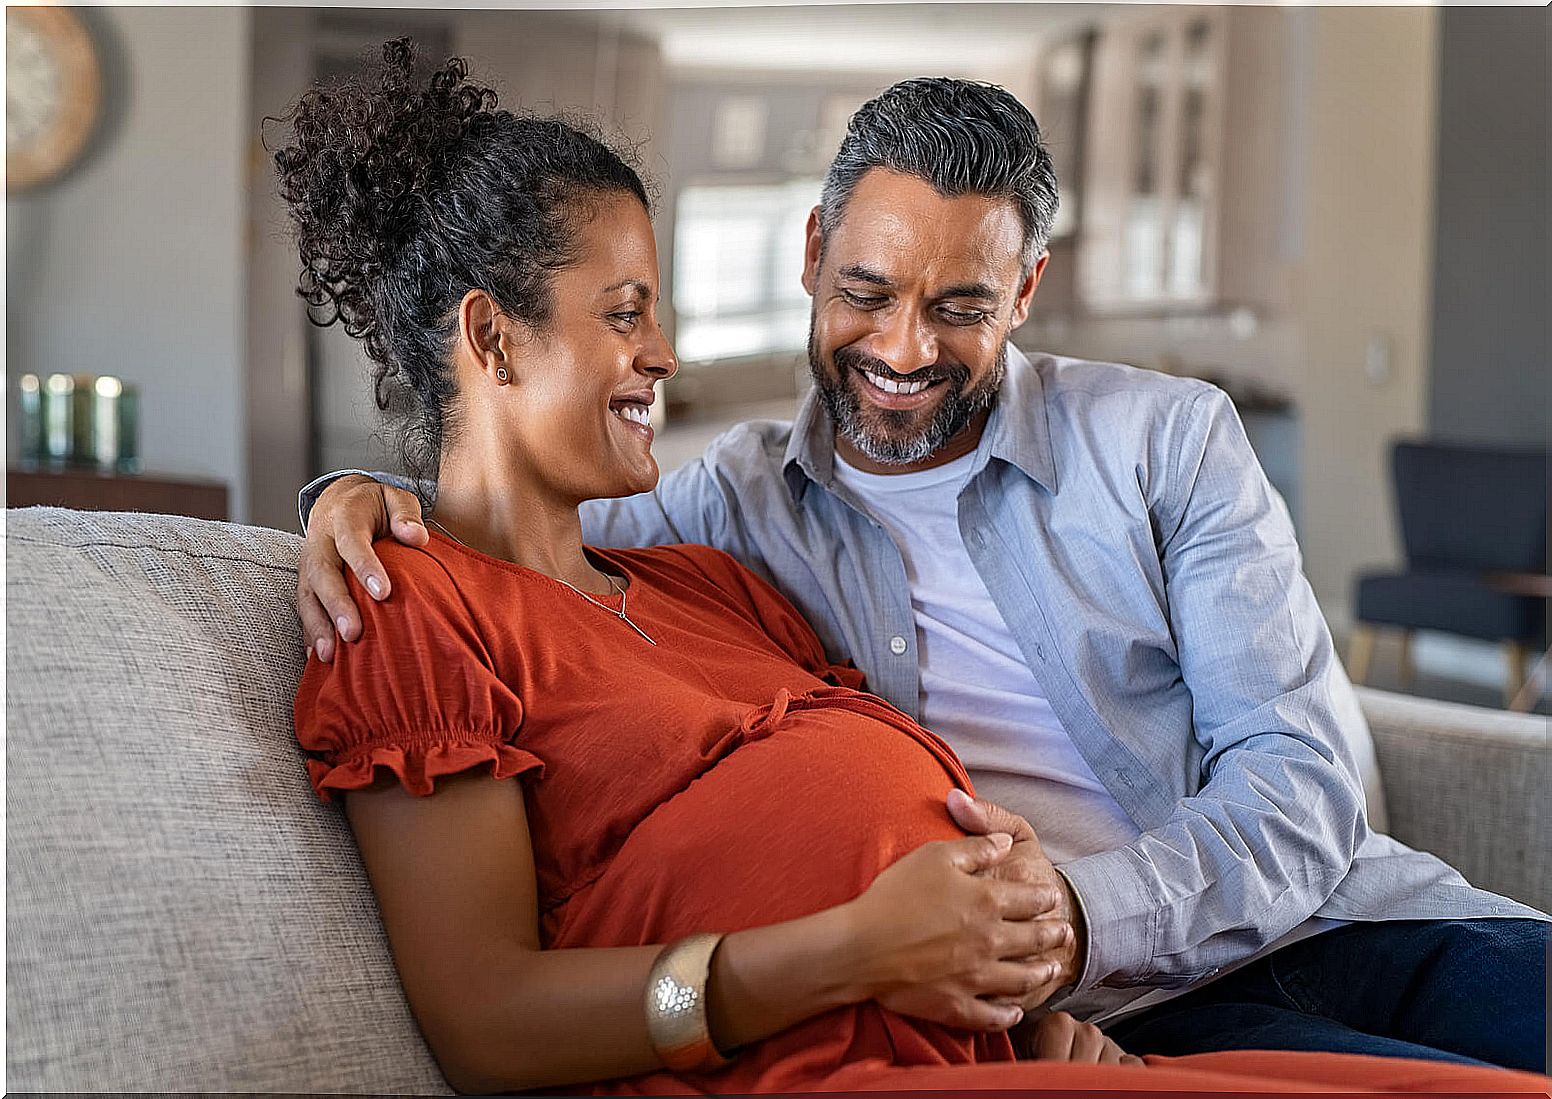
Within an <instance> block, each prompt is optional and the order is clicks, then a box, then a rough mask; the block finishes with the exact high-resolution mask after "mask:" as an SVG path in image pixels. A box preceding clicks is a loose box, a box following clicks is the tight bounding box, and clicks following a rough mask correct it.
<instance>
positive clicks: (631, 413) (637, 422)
mask: <svg viewBox="0 0 1552 1099" xmlns="http://www.w3.org/2000/svg"><path fill="white" fill-rule="evenodd" d="M609 415H610V416H611V417H612V418H613V419H614V420H616V421H617V422H618V423H619V424H620V426H621V427H623V428H625V429H626V430H627V431H631V432H634V433H635V434H636V435H639V436H640V437H641V438H643V439H645V440H646V441H647V442H648V443H650V442H651V441H652V439H653V431H652V425H651V424H650V423H648V422H646V421H647V406H646V405H643V404H623V405H618V406H616V407H614V408H611V409H610V410H609Z"/></svg>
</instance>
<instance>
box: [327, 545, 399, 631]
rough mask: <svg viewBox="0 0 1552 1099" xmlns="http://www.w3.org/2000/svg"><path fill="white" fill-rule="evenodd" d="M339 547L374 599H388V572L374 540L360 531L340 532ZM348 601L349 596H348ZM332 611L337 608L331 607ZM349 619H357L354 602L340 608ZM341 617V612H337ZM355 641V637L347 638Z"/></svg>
mask: <svg viewBox="0 0 1552 1099" xmlns="http://www.w3.org/2000/svg"><path fill="white" fill-rule="evenodd" d="M337 545H338V547H339V553H340V556H341V557H342V558H344V560H345V564H346V565H348V566H349V567H350V571H351V572H353V573H355V574H356V579H357V580H359V581H361V586H362V587H364V588H365V589H366V591H367V594H368V595H370V596H371V597H372V598H373V599H377V600H383V599H387V598H388V570H387V569H385V568H383V563H382V562H381V561H380V560H378V558H377V551H376V550H374V549H373V548H372V538H371V537H370V536H363V535H362V534H361V533H360V532H359V531H355V530H343V531H340V533H339V537H338V542H337ZM346 598H347V600H348V599H349V595H348V593H347V595H346ZM329 610H330V611H335V608H333V607H330V608H329ZM340 610H341V611H343V612H344V613H345V614H346V615H347V616H348V617H350V618H352V619H354V618H355V617H356V613H357V612H356V605H355V603H354V602H352V603H351V604H350V606H348V607H342V608H340ZM335 617H336V618H338V617H339V612H335ZM346 640H348V641H354V640H355V637H354V636H352V637H348V638H346Z"/></svg>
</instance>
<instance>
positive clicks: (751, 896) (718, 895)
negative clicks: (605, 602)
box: [545, 690, 969, 947]
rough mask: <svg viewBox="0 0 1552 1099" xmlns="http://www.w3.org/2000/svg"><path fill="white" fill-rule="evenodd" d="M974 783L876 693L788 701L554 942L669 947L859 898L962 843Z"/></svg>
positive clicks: (624, 860) (614, 866)
mask: <svg viewBox="0 0 1552 1099" xmlns="http://www.w3.org/2000/svg"><path fill="white" fill-rule="evenodd" d="M968 784H969V783H968V779H967V778H965V776H964V771H963V768H962V767H961V766H960V765H959V762H958V760H957V759H955V758H954V756H953V754H952V753H951V752H950V751H949V750H948V748H947V747H946V746H944V745H943V743H942V742H941V741H939V740H938V739H937V738H936V737H934V736H933V735H932V734H930V733H927V732H925V731H924V730H922V729H920V728H919V727H918V726H916V725H915V724H914V723H913V722H911V721H910V720H909V719H908V718H906V717H904V716H903V715H901V714H899V713H898V711H895V710H893V709H892V708H890V707H888V706H886V705H885V704H883V703H882V702H879V701H878V700H877V699H874V698H872V697H871V696H864V695H859V694H855V693H853V692H849V691H844V690H821V691H816V692H814V693H813V695H811V696H800V697H798V698H796V699H790V700H789V699H787V698H785V697H782V698H779V699H778V700H777V703H776V704H775V705H774V706H773V707H772V708H771V710H770V712H769V713H767V714H765V715H764V717H763V719H762V720H758V721H753V722H750V723H748V724H747V725H746V733H745V735H744V736H743V737H742V738H741V739H740V741H739V742H738V744H737V746H736V747H735V748H734V749H733V751H731V752H730V753H729V754H727V755H726V756H724V757H723V758H722V759H721V760H719V761H718V762H717V764H716V765H715V766H714V767H713V768H712V769H711V770H710V771H708V772H706V773H705V774H703V775H701V776H700V777H698V778H696V779H695V780H694V781H693V782H691V783H690V784H689V785H688V786H686V787H685V789H684V790H683V791H681V792H680V793H678V794H677V795H675V796H674V797H672V798H670V799H668V801H666V802H665V803H664V804H662V805H661V806H659V807H658V808H657V809H656V810H654V811H653V813H652V814H651V815H650V816H648V817H647V818H646V820H644V821H643V822H642V823H641V824H640V825H638V826H637V828H636V829H635V830H634V831H633V832H632V833H631V836H630V838H629V839H628V840H627V841H626V842H625V843H624V844H623V845H622V846H621V848H620V850H619V852H618V853H617V855H616V856H615V858H614V859H613V861H612V862H611V863H610V864H609V866H608V868H607V869H606V870H605V871H604V872H603V874H602V875H601V876H600V877H598V878H597V879H596V880H595V881H593V882H592V883H591V884H589V885H586V886H584V887H583V888H581V889H579V890H578V891H577V892H576V893H574V894H573V895H572V896H571V897H570V899H569V900H568V901H567V902H566V903H565V904H564V905H563V906H562V907H561V908H560V909H558V910H556V911H554V912H552V913H550V918H549V919H547V920H546V921H545V922H546V925H547V926H546V932H547V935H546V938H547V939H548V945H549V946H551V947H579V946H628V945H637V944H641V943H656V942H667V941H669V940H671V939H674V938H676V937H678V936H680V935H685V934H689V933H691V932H694V931H737V930H741V929H743V928H746V927H755V926H761V925H764V924H770V923H776V922H779V921H781V920H787V919H792V918H795V917H798V916H804V915H808V914H809V913H812V912H817V911H819V910H820V909H823V908H828V907H830V906H832V905H836V904H840V903H842V902H844V901H848V900H851V899H852V898H853V897H856V896H857V895H858V894H859V893H861V892H862V891H863V890H864V889H866V888H867V887H868V885H869V884H870V883H871V882H872V881H873V879H874V878H875V877H876V876H877V875H878V873H879V872H880V871H881V870H883V869H884V868H885V867H887V866H889V865H890V864H891V863H893V862H895V861H896V860H897V859H899V858H900V857H901V856H902V855H905V854H907V853H909V852H910V851H912V850H914V849H915V848H917V847H919V846H920V845H921V844H923V843H927V842H929V841H932V840H940V839H954V838H957V837H959V836H961V835H963V833H962V832H961V831H960V830H959V829H958V828H957V827H956V826H955V825H954V823H953V822H952V820H950V818H949V816H948V812H947V810H946V809H945V808H944V798H945V797H946V796H947V795H948V792H949V790H951V789H953V788H954V787H955V786H956V785H957V786H964V787H968Z"/></svg>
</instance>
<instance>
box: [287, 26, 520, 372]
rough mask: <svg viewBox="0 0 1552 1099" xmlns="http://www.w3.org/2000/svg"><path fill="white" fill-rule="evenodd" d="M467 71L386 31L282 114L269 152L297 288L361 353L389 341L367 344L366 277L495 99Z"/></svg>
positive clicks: (408, 231)
mask: <svg viewBox="0 0 1552 1099" xmlns="http://www.w3.org/2000/svg"><path fill="white" fill-rule="evenodd" d="M467 79H468V65H467V63H466V62H465V61H464V60H463V59H461V58H453V59H452V60H450V61H448V62H447V63H446V64H444V65H443V66H442V67H441V68H439V69H436V70H434V71H428V70H427V69H425V68H424V67H423V66H421V65H420V64H419V63H418V59H417V55H416V49H415V44H414V43H413V42H412V41H411V40H410V39H408V38H395V39H393V40H392V41H390V42H387V43H385V44H384V46H383V50H382V63H381V64H380V65H378V66H374V67H373V68H370V69H368V70H366V71H364V72H363V73H361V74H359V75H357V76H355V77H353V78H350V79H346V80H343V81H339V82H336V83H333V84H327V85H319V86H316V87H314V88H312V89H311V90H310V91H308V92H307V93H306V94H305V95H304V96H302V98H301V100H300V101H299V102H298V103H297V105H296V107H295V109H294V110H293V111H292V112H291V114H290V115H289V116H288V119H287V120H288V121H289V122H290V123H291V126H292V142H291V144H290V145H288V146H286V147H285V148H283V149H281V150H279V151H278V152H277V153H276V154H275V167H276V169H277V170H278V173H279V177H280V195H281V197H282V198H284V199H285V201H286V203H287V204H288V205H289V206H290V208H291V216H292V219H293V220H294V222H295V224H296V230H297V231H296V237H297V245H298V247H299V249H300V251H301V259H302V267H303V273H302V280H301V287H300V290H301V293H302V296H303V297H304V298H306V299H307V301H308V304H309V305H312V306H314V307H324V308H328V307H332V312H333V314H334V315H335V316H337V318H338V319H339V320H340V321H341V322H342V323H343V324H344V326H345V330H346V331H347V332H349V333H350V334H351V335H352V336H357V337H360V338H362V339H366V340H367V341H368V344H369V346H368V352H369V353H372V352H375V351H377V350H382V351H384V352H386V350H387V349H386V348H382V349H378V348H373V347H372V346H370V344H371V343H372V337H373V336H374V334H375V333H376V329H377V317H376V316H375V310H374V309H373V305H372V300H371V293H370V287H371V284H372V283H373V281H374V277H375V276H377V275H379V274H380V273H381V272H382V270H383V269H384V268H391V267H392V266H393V265H394V262H395V260H396V259H397V258H398V256H399V255H400V254H401V253H402V252H403V251H404V250H405V248H406V247H407V246H408V245H409V243H410V242H411V241H413V240H414V239H415V237H416V236H417V235H418V233H419V231H420V230H421V229H422V225H421V222H422V220H423V218H424V217H425V216H426V212H427V210H428V206H427V196H428V194H429V193H430V191H431V190H432V189H433V188H435V187H437V186H438V184H439V183H441V182H442V181H443V180H444V179H445V177H446V175H447V172H448V170H449V167H450V166H451V164H452V163H453V162H454V159H455V158H456V157H457V155H458V152H459V148H460V145H461V144H462V142H463V140H464V138H465V137H466V136H467V135H468V133H469V131H470V128H471V123H472V122H473V120H474V119H475V118H476V117H477V116H479V115H480V114H481V113H482V112H488V111H490V110H492V109H493V108H494V107H495V104H496V93H495V92H494V91H492V90H491V89H489V88H484V87H480V86H478V85H474V84H469V83H466V81H467ZM323 319H325V320H326V321H327V320H332V319H334V316H326V317H325V318H323ZM372 357H373V358H379V356H378V355H377V354H375V353H374V354H373V355H372ZM379 361H382V360H381V359H380V360H379Z"/></svg>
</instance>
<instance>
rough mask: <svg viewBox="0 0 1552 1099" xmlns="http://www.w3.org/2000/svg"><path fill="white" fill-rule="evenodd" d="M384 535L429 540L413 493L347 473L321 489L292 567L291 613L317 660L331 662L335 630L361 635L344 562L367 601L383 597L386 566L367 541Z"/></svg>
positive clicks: (410, 542)
mask: <svg viewBox="0 0 1552 1099" xmlns="http://www.w3.org/2000/svg"><path fill="white" fill-rule="evenodd" d="M389 534H392V535H393V536H394V537H395V538H397V539H398V540H399V541H400V542H403V543H404V544H405V545H407V546H424V545H425V544H426V543H427V541H429V539H430V535H429V534H427V533H426V528H425V526H424V524H423V523H422V522H421V515H420V500H419V499H418V498H417V497H416V496H415V494H414V493H412V492H406V491H404V490H403V489H399V488H394V487H393V486H391V485H384V484H380V483H378V482H377V481H374V480H372V479H371V478H370V477H363V476H361V475H360V474H349V475H347V476H344V477H341V478H340V479H339V480H337V481H335V482H333V483H332V484H331V485H329V487H328V488H326V489H324V490H323V494H322V495H321V496H319V497H318V502H317V503H316V504H315V505H313V510H312V516H311V518H310V521H309V522H308V524H307V541H306V544H305V545H303V547H302V559H301V561H300V562H298V564H297V570H296V613H297V615H298V616H299V617H300V618H301V620H302V639H303V640H304V641H305V642H306V643H307V647H308V648H309V649H311V650H312V651H313V652H314V653H315V654H316V655H317V657H318V659H319V660H322V661H324V662H325V663H328V662H329V661H331V660H333V659H334V646H335V644H336V640H335V637H336V634H337V635H338V638H339V640H341V641H354V640H356V639H357V638H358V637H360V636H361V612H360V611H359V610H358V609H357V607H356V603H355V600H353V599H352V598H351V597H350V589H349V588H347V587H346V586H345V569H346V568H347V567H349V569H350V571H351V572H353V573H355V574H356V579H358V580H360V581H361V585H362V587H364V588H366V590H367V592H368V593H369V594H370V595H371V596H372V598H373V599H377V600H382V599H387V598H388V593H389V592H390V591H391V590H392V584H391V583H390V581H389V579H388V570H387V569H385V568H383V563H382V562H381V561H380V560H378V557H377V554H376V553H374V552H373V551H372V543H373V542H375V541H376V540H377V539H379V538H384V537H386V536H388V535H389Z"/></svg>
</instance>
